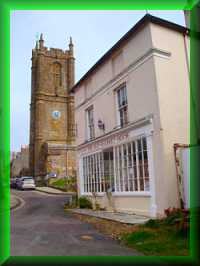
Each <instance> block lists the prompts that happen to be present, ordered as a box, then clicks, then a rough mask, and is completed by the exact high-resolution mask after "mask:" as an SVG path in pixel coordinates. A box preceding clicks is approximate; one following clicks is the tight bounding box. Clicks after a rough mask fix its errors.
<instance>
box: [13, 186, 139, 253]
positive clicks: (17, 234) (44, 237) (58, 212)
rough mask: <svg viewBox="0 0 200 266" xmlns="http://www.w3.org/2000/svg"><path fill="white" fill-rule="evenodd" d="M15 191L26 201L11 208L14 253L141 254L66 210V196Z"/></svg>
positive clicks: (15, 193) (14, 192) (14, 191)
mask: <svg viewBox="0 0 200 266" xmlns="http://www.w3.org/2000/svg"><path fill="white" fill-rule="evenodd" d="M11 193H12V194H14V195H17V196H18V197H20V198H22V199H23V202H24V204H23V205H22V206H20V207H18V208H17V209H15V210H11V256H82V255H84V256H91V255H92V256H101V255H102V256H112V255H113V256H138V255H141V254H140V253H139V252H137V251H135V250H133V249H131V248H128V247H125V246H122V245H121V244H119V243H118V242H117V241H115V240H113V239H111V238H109V237H108V236H105V235H103V234H102V233H99V232H98V231H97V230H96V229H95V228H94V227H93V226H92V225H90V224H88V223H86V222H83V221H80V220H78V219H76V218H74V217H73V215H72V214H70V213H68V212H66V211H64V209H63V204H64V203H66V202H67V200H68V198H67V196H66V195H48V194H44V193H41V192H38V191H17V190H11Z"/></svg>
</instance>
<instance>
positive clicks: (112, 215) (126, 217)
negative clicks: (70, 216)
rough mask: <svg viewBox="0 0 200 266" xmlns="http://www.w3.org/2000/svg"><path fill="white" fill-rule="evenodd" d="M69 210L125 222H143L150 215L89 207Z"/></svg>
mask: <svg viewBox="0 0 200 266" xmlns="http://www.w3.org/2000/svg"><path fill="white" fill-rule="evenodd" d="M70 211H71V212H73V213H78V214H83V215H89V216H94V217H98V218H103V219H107V220H112V221H117V222H120V223H126V224H144V223H145V222H147V221H148V220H149V219H150V217H146V216H142V215H136V214H127V213H121V212H110V211H94V210H89V209H70Z"/></svg>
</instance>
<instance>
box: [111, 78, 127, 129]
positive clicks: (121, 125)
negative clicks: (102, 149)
mask: <svg viewBox="0 0 200 266" xmlns="http://www.w3.org/2000/svg"><path fill="white" fill-rule="evenodd" d="M122 89H125V92H126V105H123V106H121V107H120V106H119V102H118V93H119V91H120V90H122ZM114 93H115V104H116V109H117V126H118V127H124V126H126V125H127V124H128V121H129V117H128V96H127V86H126V83H125V82H124V83H123V84H121V85H120V86H119V87H118V88H117V89H115V90H114ZM125 107H126V108H127V122H126V123H123V124H121V120H120V110H122V109H124V108H125Z"/></svg>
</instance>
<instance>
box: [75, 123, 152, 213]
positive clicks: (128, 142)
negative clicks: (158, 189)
mask: <svg viewBox="0 0 200 266" xmlns="http://www.w3.org/2000/svg"><path fill="white" fill-rule="evenodd" d="M152 138H153V125H152V119H151V118H149V119H143V120H142V121H139V122H137V123H133V124H131V125H129V126H127V127H126V128H122V129H118V130H115V131H113V132H112V133H110V134H108V135H103V136H102V137H100V138H98V139H96V140H94V141H91V142H89V143H86V144H83V145H80V146H79V147H78V162H79V165H78V168H79V184H80V188H79V193H80V195H85V196H92V193H94V192H95V194H96V195H97V197H99V202H100V204H101V205H106V203H105V202H103V197H104V195H105V192H106V191H110V192H112V196H113V198H114V201H115V206H116V210H118V211H124V212H138V213H143V214H145V215H149V216H155V213H156V208H155V206H156V204H155V193H154V191H155V188H154V169H153V168H154V167H153V148H152Z"/></svg>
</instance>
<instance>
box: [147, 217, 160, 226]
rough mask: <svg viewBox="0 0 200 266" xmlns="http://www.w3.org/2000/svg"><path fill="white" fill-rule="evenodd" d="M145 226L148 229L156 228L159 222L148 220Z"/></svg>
mask: <svg viewBox="0 0 200 266" xmlns="http://www.w3.org/2000/svg"><path fill="white" fill-rule="evenodd" d="M145 226H147V227H149V228H158V227H159V226H160V222H159V220H156V219H150V220H148V221H147V222H146V223H145Z"/></svg>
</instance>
